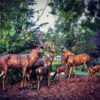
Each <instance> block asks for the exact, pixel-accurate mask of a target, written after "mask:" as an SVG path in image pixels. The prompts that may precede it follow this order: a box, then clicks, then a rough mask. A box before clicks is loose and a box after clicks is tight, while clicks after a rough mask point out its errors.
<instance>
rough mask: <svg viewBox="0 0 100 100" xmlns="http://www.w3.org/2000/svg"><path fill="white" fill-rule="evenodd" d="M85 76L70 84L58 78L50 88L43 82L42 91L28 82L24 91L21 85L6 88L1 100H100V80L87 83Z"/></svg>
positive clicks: (63, 78)
mask: <svg viewBox="0 0 100 100" xmlns="http://www.w3.org/2000/svg"><path fill="white" fill-rule="evenodd" d="M86 77H87V76H85V75H84V76H83V75H79V76H77V79H76V81H75V79H74V78H71V80H70V82H68V80H67V79H66V78H65V76H64V75H63V76H62V80H61V81H59V80H58V77H57V76H56V77H55V79H54V80H53V81H52V84H51V85H50V87H47V86H46V84H45V82H41V88H40V90H37V89H36V82H35V81H32V82H33V86H32V85H31V83H30V82H27V86H26V87H25V88H24V89H20V88H19V87H20V83H17V84H14V85H13V86H6V88H7V90H6V91H5V92H3V91H2V90H0V100H100V79H99V80H94V81H93V82H92V81H88V82H86Z"/></svg>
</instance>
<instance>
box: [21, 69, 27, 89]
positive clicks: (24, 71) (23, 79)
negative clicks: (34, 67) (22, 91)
mask: <svg viewBox="0 0 100 100" xmlns="http://www.w3.org/2000/svg"><path fill="white" fill-rule="evenodd" d="M25 73H26V67H25V68H23V77H22V83H21V87H22V88H24V85H25V84H24V82H25Z"/></svg>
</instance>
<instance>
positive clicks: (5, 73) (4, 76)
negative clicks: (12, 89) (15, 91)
mask: <svg viewBox="0 0 100 100" xmlns="http://www.w3.org/2000/svg"><path fill="white" fill-rule="evenodd" d="M7 70H8V69H4V74H3V90H4V91H5V79H6V75H7Z"/></svg>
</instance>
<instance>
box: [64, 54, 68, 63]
mask: <svg viewBox="0 0 100 100" xmlns="http://www.w3.org/2000/svg"><path fill="white" fill-rule="evenodd" d="M68 57H69V56H68V55H67V54H66V53H65V55H64V61H65V62H67V60H68Z"/></svg>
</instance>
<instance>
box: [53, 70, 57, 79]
mask: <svg viewBox="0 0 100 100" xmlns="http://www.w3.org/2000/svg"><path fill="white" fill-rule="evenodd" d="M56 74H57V72H55V73H54V75H53V76H52V80H54V78H55V76H56Z"/></svg>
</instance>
